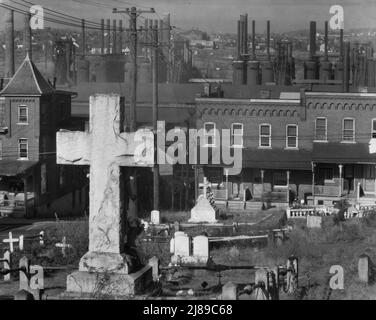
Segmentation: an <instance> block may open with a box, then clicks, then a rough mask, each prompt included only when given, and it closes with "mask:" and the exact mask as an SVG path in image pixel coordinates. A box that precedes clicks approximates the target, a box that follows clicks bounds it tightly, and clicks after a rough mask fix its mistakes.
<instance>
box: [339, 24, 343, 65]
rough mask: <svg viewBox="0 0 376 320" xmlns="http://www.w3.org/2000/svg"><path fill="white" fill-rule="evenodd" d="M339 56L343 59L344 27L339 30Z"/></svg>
mask: <svg viewBox="0 0 376 320" xmlns="http://www.w3.org/2000/svg"><path fill="white" fill-rule="evenodd" d="M339 58H340V60H341V61H343V29H341V30H339Z"/></svg>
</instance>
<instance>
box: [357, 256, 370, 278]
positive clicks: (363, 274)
mask: <svg viewBox="0 0 376 320" xmlns="http://www.w3.org/2000/svg"><path fill="white" fill-rule="evenodd" d="M358 275H359V280H360V281H361V282H364V283H366V284H368V283H369V282H370V278H371V260H370V258H369V257H368V256H367V255H366V254H362V255H361V256H360V257H359V261H358Z"/></svg>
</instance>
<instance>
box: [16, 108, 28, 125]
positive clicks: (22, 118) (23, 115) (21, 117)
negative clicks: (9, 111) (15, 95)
mask: <svg viewBox="0 0 376 320" xmlns="http://www.w3.org/2000/svg"><path fill="white" fill-rule="evenodd" d="M28 121H29V120H28V109H27V106H18V123H22V124H27V123H28Z"/></svg>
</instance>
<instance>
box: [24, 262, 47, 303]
mask: <svg viewBox="0 0 376 320" xmlns="http://www.w3.org/2000/svg"><path fill="white" fill-rule="evenodd" d="M19 268H20V269H21V268H23V269H24V270H25V272H26V274H30V275H31V276H30V279H29V278H28V277H27V275H26V274H25V272H23V271H20V273H19V277H20V279H19V281H20V287H19V290H20V291H22V290H25V291H27V292H30V293H31V294H32V295H33V296H34V300H40V298H41V290H43V289H44V273H43V267H41V266H37V265H35V266H31V265H30V261H29V259H27V257H23V258H21V259H20V261H19Z"/></svg>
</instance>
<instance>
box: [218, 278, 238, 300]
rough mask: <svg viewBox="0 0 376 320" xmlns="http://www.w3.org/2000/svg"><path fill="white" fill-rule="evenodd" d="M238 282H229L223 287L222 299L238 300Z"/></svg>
mask: <svg viewBox="0 0 376 320" xmlns="http://www.w3.org/2000/svg"><path fill="white" fill-rule="evenodd" d="M236 288H237V287H236V284H235V283H233V282H227V283H226V284H225V285H224V286H223V287H222V297H221V300H236V298H237V289H236Z"/></svg>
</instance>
